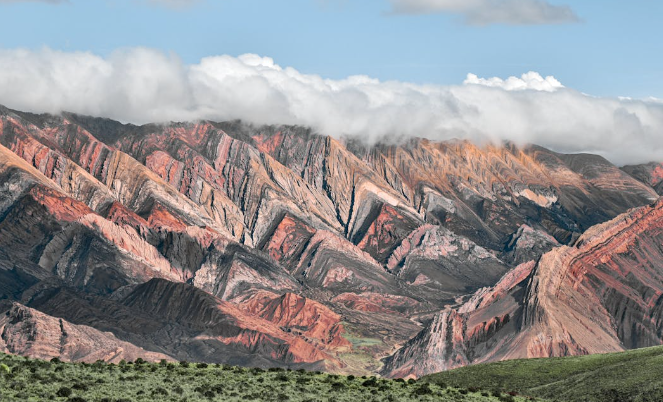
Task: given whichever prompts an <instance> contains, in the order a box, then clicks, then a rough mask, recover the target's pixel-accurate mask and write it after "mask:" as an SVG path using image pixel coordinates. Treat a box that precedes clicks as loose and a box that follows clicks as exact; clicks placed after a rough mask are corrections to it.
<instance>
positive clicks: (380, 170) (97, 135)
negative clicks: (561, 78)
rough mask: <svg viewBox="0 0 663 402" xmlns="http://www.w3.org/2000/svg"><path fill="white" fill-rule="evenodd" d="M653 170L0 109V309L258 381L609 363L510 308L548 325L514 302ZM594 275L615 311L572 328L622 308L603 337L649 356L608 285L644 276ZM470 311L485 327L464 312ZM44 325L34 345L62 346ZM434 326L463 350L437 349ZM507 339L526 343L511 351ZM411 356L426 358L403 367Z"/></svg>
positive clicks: (646, 195) (626, 302)
mask: <svg viewBox="0 0 663 402" xmlns="http://www.w3.org/2000/svg"><path fill="white" fill-rule="evenodd" d="M657 166H658V165H656V164H650V165H642V166H639V167H633V168H629V167H625V168H623V169H622V170H620V169H618V168H617V167H615V166H614V165H612V164H610V163H609V162H608V161H606V160H605V159H603V158H601V157H598V156H594V155H563V154H558V153H555V152H552V151H549V150H546V149H543V148H540V147H537V146H527V147H516V146H514V145H512V144H503V145H500V146H497V145H485V146H479V145H476V144H472V143H469V142H465V141H449V142H431V141H427V140H423V139H409V140H407V141H403V142H392V143H381V144H373V145H367V144H362V143H359V142H356V141H348V140H344V139H338V138H332V137H327V136H321V135H317V134H316V133H314V132H312V131H311V130H310V129H306V128H302V127H292V126H268V127H255V126H251V125H248V124H244V123H242V122H238V121H233V122H224V123H217V122H207V121H201V122H184V123H168V124H149V125H144V126H133V125H124V124H121V123H119V122H115V121H112V120H108V119H99V118H94V117H85V116H78V115H73V114H67V113H64V114H62V115H58V116H54V115H35V114H30V113H23V112H19V111H12V110H9V109H6V108H3V107H0V299H8V300H9V301H11V302H13V303H18V304H19V305H21V306H23V307H24V308H26V309H33V310H34V311H35V312H36V313H39V312H41V313H44V314H46V315H47V316H48V317H51V318H52V319H54V320H63V322H68V323H70V324H71V325H74V326H85V327H86V328H87V327H89V328H93V329H95V330H98V331H102V332H103V333H110V335H109V336H112V337H115V338H113V339H114V340H113V341H112V342H126V343H127V344H131V345H133V346H134V347H135V348H136V349H131V350H132V352H131V353H134V352H136V353H142V352H140V351H142V350H145V351H149V352H150V353H160V354H161V355H163V356H168V357H170V358H174V359H186V360H203V361H210V362H219V363H232V364H245V365H256V366H263V367H272V366H284V367H305V368H316V369H317V368H320V369H325V370H330V371H336V372H347V373H358V374H359V373H361V374H367V373H377V372H380V371H381V372H383V373H387V374H389V375H401V374H402V375H408V374H417V375H418V374H420V373H419V372H415V371H412V370H418V369H420V371H426V372H428V371H430V370H434V369H440V368H447V367H452V366H456V365H463V364H468V363H472V362H475V361H482V359H483V360H489V359H493V358H502V357H512V356H520V354H518V353H517V352H516V350H518V351H520V350H528V351H529V352H528V353H529V355H532V356H539V355H545V354H546V353H548V354H564V353H567V354H573V353H586V352H591V351H593V350H603V349H605V350H613V349H615V348H617V346H614V345H612V346H610V347H608V346H602V348H603V349H601V348H599V347H596V348H594V349H593V348H592V347H590V346H588V345H585V344H584V343H583V342H581V340H582V336H581V335H578V334H576V333H575V332H573V331H572V330H571V329H568V328H566V327H563V328H566V329H565V330H566V331H567V332H568V333H565V332H564V331H562V330H555V331H556V332H554V333H553V334H552V335H550V334H549V333H548V332H546V331H548V330H547V329H546V330H544V329H541V330H540V332H539V333H537V335H532V334H530V333H529V332H527V331H525V330H524V329H523V328H524V327H523V326H524V324H522V322H524V321H523V320H524V319H525V318H524V317H525V316H526V314H525V312H527V311H530V310H531V312H530V313H527V314H528V315H527V317H534V316H535V317H538V318H536V319H534V318H531V319H532V320H535V321H536V322H537V323H539V324H537V325H543V324H541V322H544V321H545V320H549V318H540V317H550V316H551V314H552V313H551V312H547V313H541V311H543V309H548V306H549V305H556V303H557V302H553V301H550V302H549V305H546V304H545V303H544V304H541V303H543V302H541V303H539V302H537V303H539V304H533V303H534V302H531V303H530V302H527V303H525V301H524V300H526V299H525V293H526V292H533V290H532V285H530V283H529V282H530V281H534V280H535V278H540V277H541V276H542V275H543V272H546V270H548V271H551V272H553V271H554V272H557V270H559V269H561V268H560V266H562V265H564V264H568V260H569V259H571V260H573V261H575V259H574V258H575V257H569V256H572V255H574V254H573V253H576V252H579V251H578V250H582V249H583V247H586V246H585V245H586V244H590V243H593V242H594V241H593V240H591V239H590V237H591V236H590V234H591V233H593V230H594V229H590V228H592V227H593V226H594V225H597V224H601V223H603V222H606V221H609V220H610V219H613V218H615V217H617V216H622V215H620V214H623V213H625V212H626V211H628V210H629V209H630V208H635V207H641V206H643V205H647V204H650V203H652V202H654V201H655V200H656V199H657V198H658V194H657V191H659V192H660V183H661V177H663V176H661V175H659V174H658V173H657V172H658V171H659V170H660V169H659V168H660V166H658V167H657ZM657 169H659V170H657ZM659 173H660V172H659ZM659 176H661V177H659ZM606 233H612V232H610V231H606ZM592 236H593V235H592ZM630 250H633V253H641V254H637V257H634V256H636V254H633V256H631V254H628V255H627V256H625V257H624V258H631V259H633V261H635V262H638V261H641V260H642V259H643V258H644V259H649V260H651V261H655V260H654V259H655V258H657V257H658V254H656V251H655V248H654V245H652V244H650V243H646V244H645V243H642V244H641V243H637V244H636V245H633V246H632V249H630ZM652 250H653V251H652ZM542 256H543V257H542ZM602 258H603V257H602ZM615 261H617V262H615V264H620V265H619V266H620V267H622V266H624V267H625V268H622V269H627V268H628V269H631V266H630V265H629V266H628V267H627V266H626V265H623V264H626V263H625V262H623V261H622V260H621V259H619V260H615ZM629 261H630V260H629ZM635 262H633V263H634V264H635ZM546 264H547V265H546ZM545 267H548V268H545ZM597 269H598V268H597ZM601 269H602V270H603V271H606V270H608V268H601ZM633 269H635V268H633ZM557 275H559V276H560V277H561V278H564V277H565V276H564V275H565V274H557ZM606 275H608V274H604V275H599V274H598V273H597V274H594V275H590V276H587V278H589V279H585V280H583V281H581V283H582V284H583V286H586V287H587V289H588V290H586V292H585V293H587V292H590V293H589V294H591V295H595V296H592V297H595V299H591V300H590V299H587V300H585V301H586V302H587V303H592V304H591V305H592V306H599V305H601V306H604V307H603V309H604V310H605V311H607V312H608V313H606V312H605V311H603V310H601V311H593V310H591V309H590V310H591V311H590V312H589V313H587V314H591V315H592V316H593V317H594V316H596V317H603V318H605V317H606V316H605V314H612V315H616V314H618V313H617V312H616V311H626V310H624V309H625V307H624V306H628V309H629V310H628V311H629V312H630V311H632V313H628V314H630V315H629V317H630V318H628V320H629V321H628V323H626V322H625V323H624V324H623V329H621V330H617V334H616V335H615V334H613V335H615V336H617V338H616V339H619V342H622V343H621V344H620V345H622V347H636V346H640V345H645V344H651V343H656V342H657V339H659V338H657V336H658V335H655V330H654V329H653V327H651V328H650V327H648V326H647V325H644V324H642V325H641V324H640V321H638V319H637V317H638V314H645V313H644V310H642V311H641V310H638V309H636V306H635V305H633V302H632V301H631V300H632V299H631V296H628V295H627V296H628V297H626V296H625V297H626V298H625V299H623V300H622V301H619V300H621V299H620V297H622V296H619V295H618V294H617V293H614V292H613V293H610V292H611V291H610V290H609V289H621V288H620V287H619V286H617V285H616V284H615V283H617V282H619V283H622V282H623V283H625V285H624V286H627V287H629V289H634V290H633V291H634V292H635V291H639V290H638V289H640V290H642V289H641V288H642V286H640V285H637V284H635V283H633V282H632V280H634V279H633V278H637V276H634V275H635V274H632V275H630V276H628V274H627V276H626V278H627V279H625V280H622V279H623V278H621V277H617V278H616V279H614V278H613V279H610V278H609V275H608V276H606ZM505 278H506V279H505ZM645 279H646V278H641V279H638V280H639V281H641V282H642V283H643V284H646V285H647V286H654V285H655V283H657V282H654V284H650V282H651V281H656V280H658V278H657V277H652V278H648V279H649V280H650V281H648V280H645ZM536 280H537V281H538V280H539V279H536ZM560 280H561V279H560ZM616 281H617V282H616ZM620 281H621V282H620ZM537 283H538V282H537ZM561 283H563V285H562V288H563V289H566V288H567V287H569V286H570V287H571V288H573V289H576V288H578V286H579V285H577V284H576V283H575V282H573V283H571V282H568V281H566V280H562V282H561ZM590 285H591V286H590ZM643 286H644V285H643ZM537 289H538V288H537ZM582 289H584V288H582ZM622 290H623V289H622ZM643 291H644V290H643ZM475 292H476V293H475ZM615 292H617V290H615ZM647 292H649V291H648V290H647ZM585 293H583V295H584V296H583V297H585V296H586V294H585ZM618 293H619V292H618ZM622 293H623V292H622ZM622 293H619V294H622ZM626 293H628V292H626ZM546 294H547V295H548V293H546ZM559 294H563V293H559ZM647 294H649V293H647ZM599 295H600V296H599ZM528 297H530V296H528ZM531 297H533V299H532V300H539V299H541V300H543V296H541V297H539V298H538V299H537V298H536V297H535V296H531ZM546 297H549V298H550V297H552V296H546ZM569 298H571V299H572V300H580V299H578V298H577V297H575V298H573V297H571V296H569ZM599 299H600V301H601V302H600V303H602V304H600V303H598V302H597V300H599ZM604 299H605V300H604ZM486 300H491V301H490V303H489V302H488V301H486ZM527 300H529V299H527ZM611 303H612V304H611ZM643 303H644V302H643ZM488 304H490V306H491V307H487V306H488ZM484 305H485V306H486V309H488V310H490V312H489V313H481V315H479V314H478V313H474V312H473V311H474V310H476V311H484V309H483V306H484ZM525 305H527V306H530V305H532V306H538V307H528V308H529V310H528V308H526V306H525ZM469 306H474V307H472V308H470V307H469ZM560 306H563V303H562V304H560ZM559 308H562V307H559ZM613 310H614V311H613ZM26 311H27V310H26ZM441 311H444V312H443V313H440V312H441ZM550 311H552V310H550ZM535 313H536V314H541V315H534V316H533V315H532V314H535ZM491 314H492V315H491ZM560 314H561V313H560ZM601 314H604V315H601ZM646 314H650V313H646ZM651 314H653V313H651ZM651 314H650V315H651ZM33 316H35V317H36V316H38V314H35V315H33ZM40 317H41V316H40ZM472 317H477V318H476V319H474V318H472ZM484 317H485V319H484ZM603 318H599V319H603ZM650 318H651V320H653V321H656V319H655V318H654V316H653V315H651V317H650ZM40 319H41V318H40ZM528 319H530V318H528ZM44 320H46V318H44ZM468 320H469V321H468ZM472 320H474V321H472ZM476 320H481V321H480V322H478V321H477V322H475V321H476ZM651 320H650V321H651ZM484 321H485V322H484ZM528 322H529V321H528ZM551 325H552V324H551ZM560 325H561V324H560ZM643 325H644V326H643ZM51 327H52V326H50V325H46V326H43V329H41V330H40V331H43V332H45V333H46V334H45V335H44V337H42V338H38V339H44V342H45V343H48V342H50V341H48V342H47V339H51V338H52V339H55V338H53V337H56V336H57V334H56V333H55V332H54V333H53V334H52V337H51V338H49V335H47V332H48V331H49V330H48V328H51ZM521 327H523V328H521ZM14 328H15V329H14V331H15V332H16V331H18V332H20V328H23V327H20V326H17V327H14ZM26 328H27V327H26ZM53 328H54V327H53ZM422 328H423V329H424V330H423V332H422ZM430 328H435V331H430ZM463 328H464V329H463ZM545 328H548V327H545ZM555 328H556V327H555ZM569 328H571V327H570V326H569ZM628 328H630V329H628ZM86 331H87V330H86ZM427 331H428V332H427ZM440 331H442V332H443V333H444V334H442V333H441V332H440ZM468 331H470V332H468ZM532 331H533V330H532ZM550 331H552V330H550ZM560 331H561V332H560ZM620 331H621V332H620ZM427 334H428V335H427ZM448 334H455V335H454V339H455V340H454V342H456V343H453V342H452V343H448V339H447V340H445V341H444V342H447V344H448V345H451V346H448V347H447V349H444V350H442V351H440V350H439V349H436V348H437V346H434V345H436V344H438V345H440V344H441V343H440V342H443V339H446V338H445V337H447V336H448ZM504 334H507V335H504ZM509 334H510V335H509ZM514 334H518V335H517V336H518V337H521V338H522V339H521V340H520V341H519V342H525V343H526V344H527V346H526V347H524V349H522V348H520V346H518V347H516V346H509V345H515V342H516V340H515V339H511V338H510V337H515V336H516V335H514ZM523 334H529V335H523ZM539 334H542V335H540V336H539ZM503 335H504V337H503ZM526 336H527V339H525V337H526ZM551 336H552V338H550V337H551ZM605 336H606V339H608V338H607V335H605ZM440 337H441V338H440ZM622 338H623V339H622ZM16 339H18V338H16ZM109 339H110V338H109ZM435 339H437V340H435ZM519 339H520V338H519ZM550 339H553V341H550ZM610 339H612V338H610ZM108 342H109V345H110V344H112V345H115V343H112V342H111V341H110V340H109V341H108ZM38 343H39V342H38ZM403 345H405V346H403ZM415 345H416V347H415ZM468 345H469V346H468ZM498 345H501V346H499V347H500V348H512V349H509V350H510V352H508V353H507V352H505V351H503V350H502V349H499V351H498V350H497V349H495V348H497V346H498ZM605 345H608V343H605ZM113 347H115V346H113ZM122 347H123V348H124V349H125V350H129V349H127V348H126V347H125V346H122ZM401 347H403V348H402V349H401V350H400V351H398V352H396V354H395V355H393V356H392V357H391V358H389V359H388V360H387V361H386V364H385V363H383V362H382V361H381V359H382V358H384V357H385V356H389V355H392V354H393V353H394V351H395V350H397V349H399V348H401ZM445 347H446V346H445ZM519 348H520V349H519ZM611 348H612V349H611ZM37 350H39V347H38V345H36V346H34V347H33V346H31V347H29V348H28V347H24V348H22V349H21V348H17V349H15V353H24V354H33V355H35V356H36V355H37V352H34V353H33V352H32V351H37ZM49 350H50V349H49ZM104 350H105V349H104ZM131 353H130V354H127V357H130V356H133V354H131ZM146 353H147V352H146ZM161 355H159V356H161ZM72 356H73V354H72V355H71V356H69V355H63V357H64V358H67V359H73V360H75V358H74V357H72ZM413 359H424V360H422V361H425V362H426V363H425V364H422V365H420V366H419V368H416V369H415V368H408V367H410V366H409V365H411V363H412V362H413V361H415V360H413ZM413 367H414V366H413Z"/></svg>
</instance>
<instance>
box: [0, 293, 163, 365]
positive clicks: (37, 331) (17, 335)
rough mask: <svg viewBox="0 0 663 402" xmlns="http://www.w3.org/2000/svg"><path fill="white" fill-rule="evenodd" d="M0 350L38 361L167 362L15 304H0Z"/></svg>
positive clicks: (111, 337)
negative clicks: (140, 360)
mask: <svg viewBox="0 0 663 402" xmlns="http://www.w3.org/2000/svg"><path fill="white" fill-rule="evenodd" d="M0 333H1V334H2V335H1V336H0V350H2V351H3V352H4V353H12V354H17V355H22V356H29V357H32V358H39V359H51V358H53V357H58V358H60V359H63V360H68V361H84V362H88V363H92V362H95V361H97V360H103V361H105V362H111V363H119V362H120V361H121V360H127V361H133V360H136V359H137V358H138V357H140V358H142V359H144V360H148V361H159V360H161V359H166V360H171V359H170V358H169V357H168V356H166V355H164V354H161V353H153V352H148V351H146V350H144V349H141V348H138V347H136V346H134V345H132V344H130V343H127V342H123V341H120V340H118V339H117V338H115V337H114V336H113V335H112V334H111V333H108V332H100V331H98V330H96V329H94V328H91V327H87V326H84V325H73V324H71V323H69V322H67V321H64V320H62V319H58V318H54V317H51V316H48V315H46V314H43V313H41V312H39V311H37V310H34V309H31V308H29V307H25V306H23V305H21V304H18V303H8V302H2V303H0Z"/></svg>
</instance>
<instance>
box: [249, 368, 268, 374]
mask: <svg viewBox="0 0 663 402" xmlns="http://www.w3.org/2000/svg"><path fill="white" fill-rule="evenodd" d="M264 372H265V370H263V369H261V368H260V367H253V368H252V369H251V374H254V375H255V374H260V373H264Z"/></svg>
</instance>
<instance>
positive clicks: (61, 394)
mask: <svg viewBox="0 0 663 402" xmlns="http://www.w3.org/2000/svg"><path fill="white" fill-rule="evenodd" d="M72 393H73V391H72V390H71V389H69V388H67V387H62V388H60V389H59V390H58V392H56V393H55V395H57V396H59V397H60V398H67V397H69V396H71V394H72Z"/></svg>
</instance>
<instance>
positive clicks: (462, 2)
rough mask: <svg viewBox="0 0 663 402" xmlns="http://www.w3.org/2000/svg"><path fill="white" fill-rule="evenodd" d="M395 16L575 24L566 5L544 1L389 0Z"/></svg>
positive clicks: (485, 22) (483, 22) (482, 22)
mask: <svg viewBox="0 0 663 402" xmlns="http://www.w3.org/2000/svg"><path fill="white" fill-rule="evenodd" d="M390 2H391V5H392V10H393V12H394V13H396V14H435V13H451V14H458V15H461V16H462V17H463V18H464V19H465V22H466V23H468V24H470V25H490V24H508V25H540V24H563V23H569V22H577V21H578V20H579V19H578V16H576V14H575V13H574V12H573V10H571V8H570V7H569V6H558V5H553V4H550V3H549V2H547V1H544V0H390Z"/></svg>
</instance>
